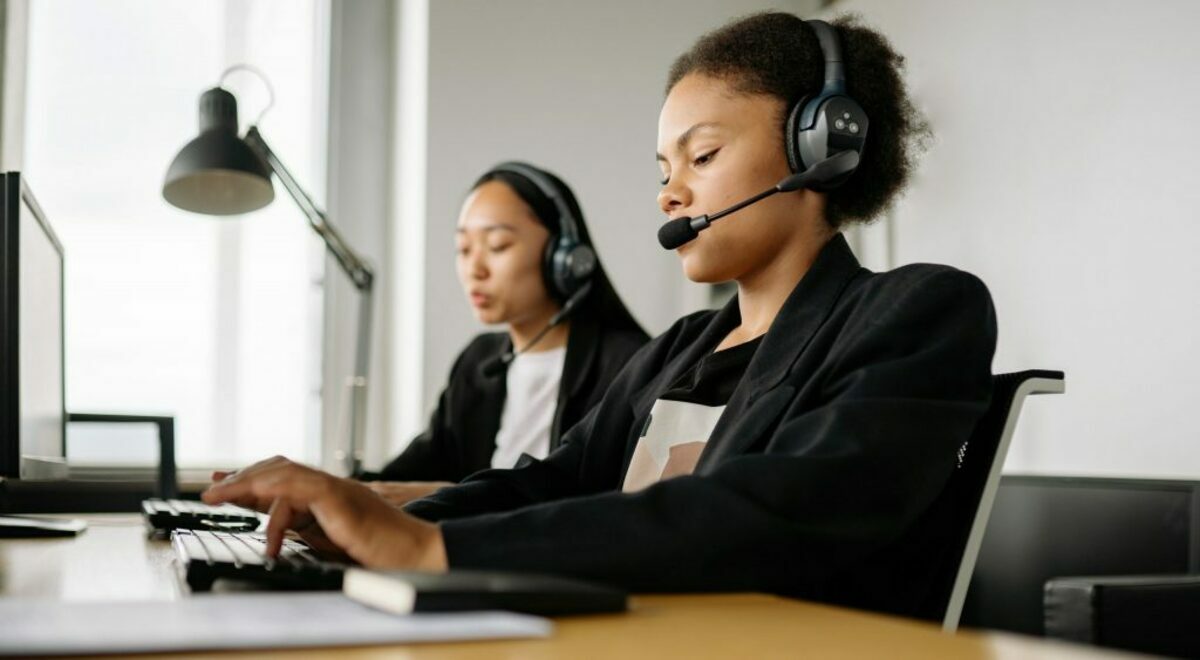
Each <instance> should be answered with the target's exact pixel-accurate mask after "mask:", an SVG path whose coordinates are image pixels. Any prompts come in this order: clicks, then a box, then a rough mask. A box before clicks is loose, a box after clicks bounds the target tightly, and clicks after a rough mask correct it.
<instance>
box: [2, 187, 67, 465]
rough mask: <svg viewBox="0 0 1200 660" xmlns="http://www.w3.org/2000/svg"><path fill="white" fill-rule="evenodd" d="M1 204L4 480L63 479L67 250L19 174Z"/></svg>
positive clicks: (5, 193)
mask: <svg viewBox="0 0 1200 660" xmlns="http://www.w3.org/2000/svg"><path fill="white" fill-rule="evenodd" d="M0 199H2V204H0V211H2V212H3V213H2V215H0V477H6V478H20V479H62V478H65V477H66V460H65V449H66V447H65V437H64V435H65V432H66V425H65V419H64V417H65V415H66V413H65V412H64V411H65V406H64V405H63V403H64V402H63V398H64V383H63V348H64V347H63V250H62V243H60V242H59V240H58V237H57V236H56V235H55V234H54V230H53V229H51V227H50V224H49V223H48V222H47V220H46V216H45V214H43V213H42V211H41V208H40V207H39V206H38V204H37V202H36V201H35V200H34V197H33V194H32V193H31V192H30V190H29V187H28V186H27V185H26V184H25V182H24V181H23V180H22V179H21V176H20V174H17V173H15V172H7V173H3V174H0Z"/></svg>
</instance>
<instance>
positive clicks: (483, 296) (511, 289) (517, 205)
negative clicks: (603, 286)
mask: <svg viewBox="0 0 1200 660" xmlns="http://www.w3.org/2000/svg"><path fill="white" fill-rule="evenodd" d="M549 239H550V232H549V230H547V229H546V227H545V225H543V224H542V223H541V222H539V221H538V220H537V217H536V216H535V215H534V213H533V209H531V208H529V205H527V204H526V203H525V202H524V201H523V200H522V199H521V198H520V197H519V196H517V194H516V193H515V192H514V191H513V189H512V188H509V187H508V185H507V184H505V183H503V182H501V181H497V180H492V181H488V182H487V183H484V184H483V185H481V186H479V187H478V188H476V189H475V190H474V191H472V192H471V194H470V196H468V197H467V199H466V201H465V202H463V207H462V212H461V213H460V214H459V217H458V231H457V235H456V237H455V241H456V244H457V251H458V259H457V267H458V281H459V282H460V283H461V284H462V287H463V292H464V293H466V294H467V301H468V302H469V303H470V304H471V308H472V309H474V310H475V316H476V318H478V319H479V320H480V321H482V322H484V323H488V324H492V323H517V324H519V323H522V322H528V321H536V320H540V319H541V318H543V317H545V316H548V315H550V314H553V313H554V310H555V309H557V305H556V304H555V303H554V301H553V300H552V299H551V298H550V295H549V293H548V292H547V291H546V284H545V282H544V281H543V280H542V265H541V262H542V254H543V251H544V250H545V247H546V241H548V240H549Z"/></svg>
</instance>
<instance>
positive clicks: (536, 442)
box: [492, 346, 567, 468]
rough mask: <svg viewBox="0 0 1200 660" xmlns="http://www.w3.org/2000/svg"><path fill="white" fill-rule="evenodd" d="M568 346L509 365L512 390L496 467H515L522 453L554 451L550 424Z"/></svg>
mask: <svg viewBox="0 0 1200 660" xmlns="http://www.w3.org/2000/svg"><path fill="white" fill-rule="evenodd" d="M566 358H567V348H566V347H565V346H564V347H562V348H555V349H551V350H548V351H541V352H539V353H523V354H521V355H518V356H517V357H516V359H514V360H513V361H512V364H510V365H508V374H507V376H506V379H507V380H506V382H507V388H508V392H507V393H506V394H505V397H504V410H503V411H501V413H500V430H499V431H498V432H497V433H496V451H495V453H493V454H492V467H494V468H511V467H513V466H514V465H516V464H517V459H518V458H520V457H521V454H529V455H530V456H532V457H534V458H545V457H546V454H549V453H550V425H551V424H552V423H553V422H554V411H555V409H556V408H557V407H558V385H559V383H560V382H561V381H562V370H563V362H564V361H565V360H566Z"/></svg>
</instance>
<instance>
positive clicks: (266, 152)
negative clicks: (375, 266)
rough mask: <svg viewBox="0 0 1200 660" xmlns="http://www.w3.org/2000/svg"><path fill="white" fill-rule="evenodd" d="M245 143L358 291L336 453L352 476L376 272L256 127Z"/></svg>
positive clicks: (361, 424) (360, 437)
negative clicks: (346, 421)
mask: <svg viewBox="0 0 1200 660" xmlns="http://www.w3.org/2000/svg"><path fill="white" fill-rule="evenodd" d="M246 144H249V145H250V148H251V149H253V150H254V151H255V152H256V153H258V155H259V156H260V157H261V158H262V159H263V160H264V161H266V163H267V166H268V167H270V168H271V171H272V172H273V173H274V174H275V176H276V177H278V178H279V182H280V183H282V184H283V187H284V188H286V189H287V191H288V193H289V194H290V195H291V196H292V199H293V200H295V201H296V205H297V206H299V207H300V210H301V211H303V212H304V215H305V217H307V218H308V224H309V226H311V227H312V228H313V231H315V232H317V234H318V235H319V236H320V237H321V240H323V241H325V247H326V248H328V250H329V251H330V252H331V253H333V256H334V258H335V259H337V262H338V265H339V266H341V267H342V270H343V271H345V273H346V275H347V276H349V278H350V281H351V282H353V283H354V287H355V288H356V289H358V293H359V303H358V305H359V307H358V333H357V337H356V339H355V347H354V375H353V376H351V377H350V378H349V379H347V381H346V385H347V387H348V388H349V390H350V438H349V447H348V449H346V450H340V449H339V450H338V452H337V458H338V460H339V461H342V462H343V464H344V466H345V469H346V471H347V472H348V474H349V476H351V477H353V476H356V475H358V474H359V473H361V471H362V453H363V446H364V444H365V442H364V440H365V435H366V428H367V414H366V409H367V370H368V366H369V364H370V355H369V353H370V350H371V320H372V319H371V314H372V312H373V308H374V292H373V290H372V289H373V284H374V282H375V271H374V270H372V269H371V265H370V264H369V263H367V261H366V260H365V259H363V258H362V257H360V256H359V255H358V253H356V252H355V251H354V250H353V249H351V247H350V245H349V244H347V243H346V239H344V238H342V235H341V233H339V232H338V230H337V229H336V228H335V227H334V226H333V225H331V224H329V220H328V219H326V218H325V212H324V211H322V210H321V209H320V208H318V207H317V205H316V204H315V203H314V202H313V201H312V198H311V197H309V196H308V193H306V192H304V189H303V188H301V187H300V184H298V183H296V179H295V178H294V177H292V173H291V172H289V171H288V169H287V168H286V167H284V165H283V162H282V161H280V160H279V157H278V156H276V155H275V152H274V151H271V147H270V146H268V145H267V141H266V140H264V139H263V137H262V134H261V133H259V132H258V127H257V126H251V127H250V128H249V130H247V131H246Z"/></svg>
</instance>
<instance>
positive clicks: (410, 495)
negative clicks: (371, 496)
mask: <svg viewBox="0 0 1200 660" xmlns="http://www.w3.org/2000/svg"><path fill="white" fill-rule="evenodd" d="M453 485H454V484H453V483H451V482H449V481H370V482H367V488H370V489H371V490H373V491H375V493H376V494H377V495H379V496H380V497H382V498H383V499H385V500H387V502H388V503H389V504H391V505H392V506H396V507H400V506H404V505H405V504H408V503H409V502H411V501H413V500H419V499H421V498H422V497H425V496H426V495H429V494H431V493H433V492H435V491H438V490H440V489H442V488H445V487H446V486H453Z"/></svg>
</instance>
